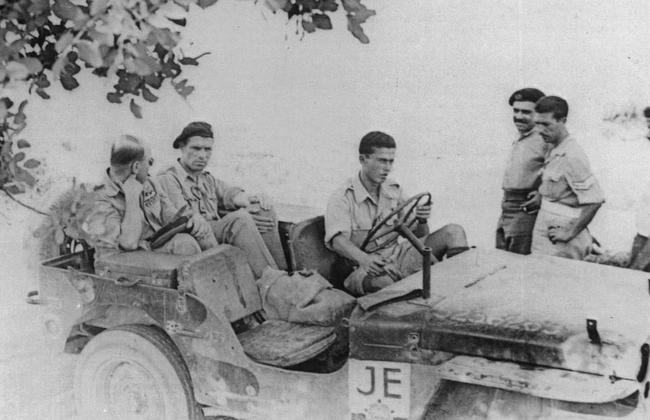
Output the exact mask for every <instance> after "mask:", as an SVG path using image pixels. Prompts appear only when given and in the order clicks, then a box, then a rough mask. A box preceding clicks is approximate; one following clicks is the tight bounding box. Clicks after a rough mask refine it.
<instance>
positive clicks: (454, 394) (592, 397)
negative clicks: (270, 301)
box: [31, 206, 650, 420]
mask: <svg viewBox="0 0 650 420" xmlns="http://www.w3.org/2000/svg"><path fill="white" fill-rule="evenodd" d="M278 213H279V215H280V220H281V222H280V231H281V236H282V239H283V241H282V242H283V246H284V251H285V256H286V265H287V266H288V267H289V270H290V271H298V270H305V269H312V270H317V271H318V272H319V273H320V274H322V275H323V276H324V277H326V278H328V279H329V280H330V281H331V282H332V284H333V285H334V286H335V287H341V280H342V277H343V276H344V275H345V270H343V269H342V266H343V265H344V264H342V263H341V261H340V260H339V259H338V258H337V256H336V255H334V254H333V253H332V252H331V251H329V250H328V249H327V248H325V247H324V245H323V217H322V216H318V215H317V213H316V212H314V211H313V209H308V208H302V207H296V206H286V207H280V208H279V209H278ZM125 267H126V268H127V269H128V270H126V271H127V272H128V273H129V274H127V275H125V274H124V273H125ZM425 268H426V267H425ZM427 277H429V279H428V280H427ZM427 282H428V283H427ZM649 286H650V285H649V282H648V277H647V274H645V273H642V272H636V271H631V270H626V269H620V268H615V267H609V266H602V265H596V264H590V263H584V262H576V261H569V260H564V259H559V258H554V257H533V256H520V255H515V254H510V253H506V252H502V251H499V250H485V249H476V248H475V249H471V250H470V251H467V252H465V253H463V254H460V255H458V256H456V257H453V258H451V259H448V260H444V261H442V262H439V263H437V264H435V265H433V266H432V267H430V273H429V270H428V268H427V269H425V270H424V271H423V272H419V273H416V274H414V275H412V276H409V277H407V278H405V279H403V280H402V281H399V282H397V283H395V284H394V285H392V286H390V287H388V288H386V289H383V290H381V291H379V292H377V293H374V294H372V295H368V296H365V297H363V298H359V299H358V300H357V306H356V308H355V309H354V311H353V313H352V314H351V316H350V317H349V319H345V320H344V322H342V323H341V325H334V326H327V327H324V326H315V325H303V324H294V323H290V322H285V321H278V320H267V319H265V314H264V312H263V311H262V306H261V301H260V295H259V292H258V290H257V287H256V284H255V281H254V278H253V276H252V273H251V271H250V268H249V267H248V264H247V262H246V258H245V256H244V253H243V252H242V251H241V250H239V249H237V248H234V247H232V246H229V245H221V246H219V247H217V248H215V249H211V250H208V251H205V252H203V253H201V254H199V255H196V256H191V257H181V256H174V255H162V254H155V253H152V252H147V251H134V252H128V253H122V254H118V255H115V256H112V257H110V258H107V259H103V260H102V261H101V263H100V262H99V261H93V258H92V251H89V250H74V249H72V250H71V251H70V252H68V253H65V254H64V255H60V256H57V257H55V258H51V259H48V260H46V261H44V262H43V263H42V265H41V277H40V290H39V294H38V295H37V296H31V300H32V302H33V303H39V304H41V305H42V307H43V326H44V330H45V331H46V333H47V334H48V336H49V337H51V339H52V340H53V344H54V345H56V346H58V347H59V348H61V350H65V351H66V352H70V353H77V354H78V356H77V357H78V362H77V368H76V371H75V374H74V388H75V397H76V403H77V409H78V412H79V414H80V415H81V416H82V417H83V418H95V419H97V418H106V419H121V418H128V419H156V420H159V419H168V420H180V419H201V418H210V417H214V418H227V419H355V420H361V419H368V420H370V419H421V418H427V419H433V418H436V419H438V418H493V419H500V418H597V419H602V418H642V419H648V418H650V411H649V410H650V409H649V403H648V397H649V393H650V383H649V380H650V376H649V374H648V358H649V353H650V346H649V342H650V341H649V337H650V322H649V315H650V296H649V292H650V290H649Z"/></svg>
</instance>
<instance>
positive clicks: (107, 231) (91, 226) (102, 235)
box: [82, 200, 122, 249]
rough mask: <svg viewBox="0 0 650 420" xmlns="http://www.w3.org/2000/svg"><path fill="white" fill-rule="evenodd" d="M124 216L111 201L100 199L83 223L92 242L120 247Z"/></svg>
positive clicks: (99, 245) (105, 246)
mask: <svg viewBox="0 0 650 420" xmlns="http://www.w3.org/2000/svg"><path fill="white" fill-rule="evenodd" d="M121 229H122V217H121V216H120V214H119V212H118V211H117V209H116V208H115V207H113V206H112V205H111V204H110V203H109V202H107V201H104V200H99V201H97V202H96V203H95V206H94V207H93V210H92V211H91V212H90V214H89V215H88V217H86V220H85V221H84V223H83V224H82V230H83V231H84V232H85V233H86V235H87V236H88V238H89V241H90V243H91V244H92V245H93V246H94V247H99V248H115V249H117V248H119V238H120V233H121Z"/></svg>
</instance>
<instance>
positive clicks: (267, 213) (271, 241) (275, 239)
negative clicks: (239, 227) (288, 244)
mask: <svg viewBox="0 0 650 420" xmlns="http://www.w3.org/2000/svg"><path fill="white" fill-rule="evenodd" d="M256 215H259V216H261V217H265V218H270V219H273V224H274V226H275V227H274V228H273V229H272V230H270V231H267V232H264V233H262V239H263V240H264V243H265V244H266V247H267V248H268V250H269V252H270V253H271V255H272V256H273V259H274V260H275V262H276V263H277V265H278V267H279V268H280V270H286V269H287V261H286V257H285V255H284V250H283V249H282V242H280V232H279V231H278V216H277V214H276V213H275V210H274V209H273V208H271V209H269V210H260V212H259V213H256V214H253V215H252V216H253V220H255V216H256Z"/></svg>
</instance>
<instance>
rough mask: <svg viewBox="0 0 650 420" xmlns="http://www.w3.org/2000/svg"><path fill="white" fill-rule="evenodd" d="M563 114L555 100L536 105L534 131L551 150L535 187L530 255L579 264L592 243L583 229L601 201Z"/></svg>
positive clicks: (547, 98)
mask: <svg viewBox="0 0 650 420" xmlns="http://www.w3.org/2000/svg"><path fill="white" fill-rule="evenodd" d="M568 113H569V105H568V104H567V102H566V101H565V100H564V99H562V98H560V97H558V96H545V97H543V98H542V99H540V100H539V101H538V102H537V104H536V105H535V126H536V127H537V129H538V131H539V134H540V135H541V136H542V138H543V139H544V141H545V142H547V143H548V144H550V145H551V147H552V149H551V150H550V152H549V154H548V156H547V157H546V160H545V162H544V170H543V172H542V183H541V185H540V187H539V193H540V197H541V207H540V211H539V215H538V216H537V221H536V222H535V228H534V229H533V244H532V253H534V254H547V255H555V256H559V257H565V258H571V259H575V260H583V259H584V258H585V256H586V255H587V254H588V253H589V252H590V251H591V248H592V244H593V238H592V236H591V234H590V233H589V229H587V226H588V225H589V223H590V222H591V221H592V219H593V218H594V216H595V215H596V212H598V209H599V208H600V206H601V205H602V203H603V202H604V201H605V198H604V195H603V192H602V190H601V188H600V184H599V183H598V180H597V179H596V177H595V176H594V174H593V173H592V171H591V167H590V165H589V160H588V159H587V155H586V154H585V152H584V151H583V150H582V147H580V145H579V144H578V143H577V142H576V141H575V139H573V138H572V137H571V136H570V135H569V132H568V131H567V129H566V126H565V124H566V119H567V115H568Z"/></svg>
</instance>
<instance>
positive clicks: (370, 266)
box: [325, 131, 468, 296]
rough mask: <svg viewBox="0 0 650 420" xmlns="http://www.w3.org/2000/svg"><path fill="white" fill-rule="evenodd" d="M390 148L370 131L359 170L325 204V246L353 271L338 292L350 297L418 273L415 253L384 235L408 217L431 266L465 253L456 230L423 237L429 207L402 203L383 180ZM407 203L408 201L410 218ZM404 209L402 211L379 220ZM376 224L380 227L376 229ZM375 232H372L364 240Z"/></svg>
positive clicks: (391, 143)
mask: <svg viewBox="0 0 650 420" xmlns="http://www.w3.org/2000/svg"><path fill="white" fill-rule="evenodd" d="M395 148H396V144H395V140H394V139H393V137H391V136H390V135H388V134H386V133H383V132H380V131H373V132H370V133H368V134H366V135H365V136H363V138H362V139H361V142H360V144H359V162H360V164H361V170H360V171H359V173H358V174H357V175H356V176H353V177H352V178H350V179H348V180H347V181H346V183H345V184H344V185H343V187H341V188H339V189H337V190H336V191H335V192H334V193H333V194H332V195H331V197H330V199H329V201H328V204H327V210H326V212H325V245H326V246H327V247H328V248H330V249H332V250H333V251H335V252H336V253H338V254H339V255H341V256H343V257H345V258H347V259H349V260H351V261H352V263H353V264H354V265H355V267H356V268H355V270H354V271H353V272H352V273H351V274H350V275H349V276H348V277H347V278H346V279H345V281H344V286H345V288H346V289H347V290H348V291H349V292H350V293H352V294H354V295H356V296H361V295H364V294H367V293H372V292H375V291H377V290H380V289H382V288H384V287H386V286H388V285H390V284H392V283H393V282H395V281H397V280H400V279H402V278H404V277H406V276H408V275H410V274H412V273H414V272H416V271H418V270H420V269H421V268H422V256H421V255H420V254H419V253H418V251H417V250H416V249H415V248H414V247H413V246H412V245H411V244H410V243H409V242H408V241H403V242H398V234H397V233H396V232H392V233H388V232H391V231H392V230H393V228H394V226H395V224H396V223H399V222H400V221H404V222H405V223H406V224H407V225H410V224H409V222H411V221H413V217H415V219H417V224H415V225H414V226H413V227H411V231H412V232H413V233H414V234H415V236H417V237H418V238H422V239H423V240H424V244H425V246H428V247H430V248H431V249H432V254H433V257H434V258H432V260H435V259H438V260H441V259H442V258H443V257H444V256H445V255H446V256H447V258H449V257H452V256H454V255H456V254H459V253H461V252H463V251H466V250H467V249H468V246H467V238H466V235H465V231H464V229H463V228H462V227H461V226H460V225H456V224H448V225H445V226H443V227H442V228H440V229H438V230H436V231H435V232H433V233H429V226H428V224H427V220H428V218H429V216H430V215H431V203H430V202H427V203H424V204H421V203H420V200H418V199H417V198H415V197H414V198H415V200H413V199H411V200H406V198H405V195H404V191H403V190H402V188H401V187H400V185H399V184H398V183H397V182H395V181H393V180H391V179H389V178H388V174H389V173H390V172H391V170H392V167H393V162H394V160H395ZM409 201H414V203H413V205H414V209H413V210H414V211H413V212H412V215H411V217H409V214H408V213H409V210H408V202H409ZM404 204H407V205H405V206H404V209H402V210H401V211H399V212H397V214H395V215H394V216H393V217H390V218H388V219H387V220H384V219H386V216H388V215H390V213H392V212H394V211H395V210H397V209H399V207H400V206H402V205H404ZM403 219H404V220H403ZM380 221H381V222H383V224H384V226H382V227H379V224H380ZM411 224H412V223H411ZM376 227H379V229H378V231H377V232H375V233H374V234H371V238H367V236H368V233H369V232H370V231H371V230H372V229H373V228H376ZM368 239H370V240H368ZM364 242H367V244H365V246H364Z"/></svg>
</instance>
